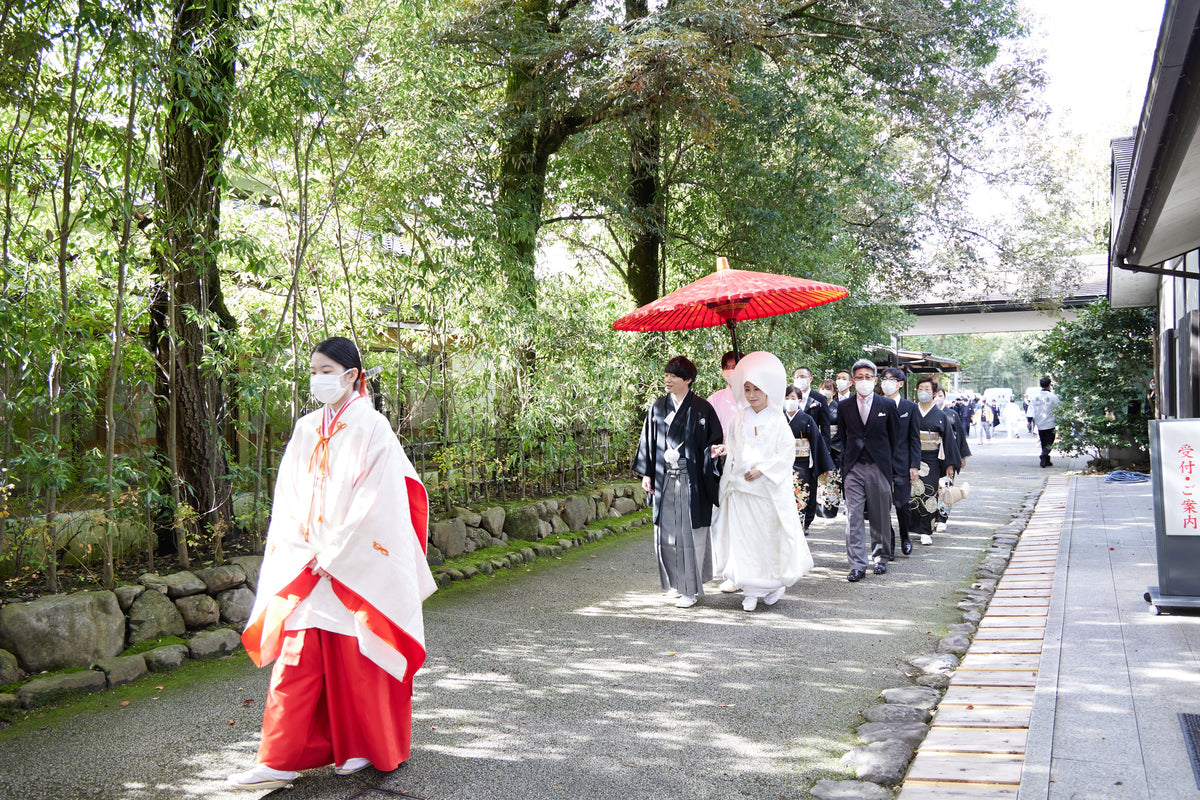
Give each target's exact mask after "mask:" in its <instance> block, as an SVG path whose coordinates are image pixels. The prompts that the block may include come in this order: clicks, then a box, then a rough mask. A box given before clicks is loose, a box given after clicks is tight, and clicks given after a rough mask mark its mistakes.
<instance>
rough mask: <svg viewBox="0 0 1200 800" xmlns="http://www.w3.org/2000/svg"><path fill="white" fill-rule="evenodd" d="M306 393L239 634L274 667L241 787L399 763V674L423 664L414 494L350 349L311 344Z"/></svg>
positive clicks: (403, 697)
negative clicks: (306, 409) (320, 770)
mask: <svg viewBox="0 0 1200 800" xmlns="http://www.w3.org/2000/svg"><path fill="white" fill-rule="evenodd" d="M310 389H311V391H312V394H313V397H314V398H315V399H317V400H319V401H320V402H321V403H322V406H321V408H319V409H317V410H316V411H314V412H312V413H310V414H307V415H305V416H303V417H301V418H300V419H299V421H297V423H296V427H295V430H294V431H293V433H292V438H291V441H289V442H288V446H287V449H286V451H285V452H284V455H283V460H282V462H281V463H280V465H279V477H278V480H277V482H276V486H275V502H274V505H273V507H272V510H271V525H270V528H269V530H268V533H267V544H266V552H265V553H264V557H263V562H262V570H261V572H260V574H259V581H258V593H257V596H256V598H255V602H254V609H253V611H252V612H251V614H250V621H249V624H248V625H247V627H246V630H245V632H244V633H243V634H242V642H243V643H244V644H245V646H246V650H247V652H248V653H249V654H250V657H251V659H253V661H254V663H255V664H257V665H259V666H262V665H264V664H268V663H270V662H272V661H274V662H275V667H274V671H273V672H272V674H271V683H270V689H269V691H268V695H267V700H266V706H265V708H264V713H263V727H262V740H261V743H260V745H259V749H258V758H257V761H258V764H257V765H256V766H255V767H254V768H253V769H251V770H249V771H248V772H243V773H240V774H237V775H231V776H230V777H229V783H231V784H233V785H234V786H236V787H238V788H244V789H254V790H259V789H270V788H277V787H281V786H286V785H288V784H289V783H290V782H291V781H292V779H294V778H295V777H296V776H297V773H298V772H299V771H300V770H305V769H312V768H315V767H321V766H325V765H327V764H333V765H334V766H335V770H336V772H337V773H338V774H349V773H351V772H356V771H358V770H360V769H363V768H365V767H368V766H374V767H375V768H376V769H379V770H393V769H395V768H396V767H397V766H399V765H400V763H401V762H402V761H404V760H406V759H407V758H408V755H409V743H410V741H411V729H412V681H413V674H414V673H415V672H416V671H417V670H418V669H419V668H420V667H421V665H422V663H424V661H425V635H424V624H423V621H422V616H421V603H422V601H424V599H425V598H426V597H428V596H429V595H430V594H432V593H433V591H434V589H435V588H436V585H435V583H434V581H433V576H432V575H431V574H430V571H429V566H428V564H427V563H426V561H425V535H426V524H427V521H428V499H427V496H426V494H425V488H424V486H422V484H421V482H420V480H419V477H418V475H417V472H416V470H414V469H413V466H412V463H411V462H410V461H409V460H408V457H407V456H406V455H405V453H404V448H403V447H401V446H400V442H399V441H398V440H397V439H396V435H395V433H394V432H393V431H392V429H391V426H390V425H389V424H388V421H387V419H386V418H385V417H384V416H383V415H382V414H380V413H379V412H377V411H376V410H375V409H374V408H372V407H371V401H370V399H369V397H368V396H367V385H366V379H365V376H364V374H363V365H362V359H361V357H360V356H359V353H358V348H357V347H355V345H354V343H353V342H351V341H350V340H349V339H345V338H342V337H334V338H332V339H326V340H325V341H324V342H321V344H319V345H318V346H317V348H316V350H315V352H313V354H312V377H311V379H310Z"/></svg>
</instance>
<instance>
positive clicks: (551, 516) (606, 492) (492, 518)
mask: <svg viewBox="0 0 1200 800" xmlns="http://www.w3.org/2000/svg"><path fill="white" fill-rule="evenodd" d="M645 500H646V492H645V491H644V490H643V489H642V487H641V484H640V483H630V484H612V485H608V486H604V487H601V488H599V489H597V490H596V491H594V492H592V493H591V494H577V495H571V496H568V497H564V498H559V499H550V500H539V501H536V502H531V503H526V504H519V505H510V506H508V507H507V508H505V507H500V506H494V507H491V508H486V509H483V510H481V511H472V510H470V509H466V508H457V509H455V510H454V516H452V517H451V518H450V519H443V520H438V521H436V522H433V523H432V524H431V525H430V531H429V552H428V560H429V563H430V565H431V566H432V567H434V568H435V575H436V577H437V578H438V582H439V584H442V583H446V582H448V581H450V580H456V579H461V578H469V577H473V576H474V575H477V574H479V573H480V572H484V573H490V572H492V571H493V569H501V568H504V567H508V566H515V565H516V564H519V563H527V562H529V561H532V560H534V559H536V558H539V557H549V556H553V555H557V554H558V553H561V552H562V550H563V549H564V548H566V547H571V546H577V545H580V544H583V543H585V542H588V541H595V540H596V539H599V538H600V537H601V536H603V535H604V533H605V532H606V531H605V528H607V529H608V530H611V531H618V530H627V529H628V528H630V527H632V526H633V525H634V524H635V522H634V521H632V520H620V519H619V518H621V517H624V516H626V515H628V514H632V513H633V512H636V511H639V510H641V509H642V508H644V507H645ZM597 520H613V523H612V524H611V525H607V526H599V525H592V523H594V522H596V521H597ZM589 525H591V527H592V529H591V530H589V531H587V532H586V533H585V534H576V535H574V536H572V535H571V533H572V532H575V531H583V529H584V528H585V527H587V526H589ZM548 537H555V538H554V539H553V540H552V542H551V543H540V544H539V542H540V540H542V539H546V538H548ZM514 542H517V543H519V542H529V546H528V547H521V548H519V549H516V550H513V551H512V552H511V553H509V554H508V555H507V556H505V557H504V558H503V559H500V558H498V559H494V560H492V561H490V562H488V563H487V564H483V565H481V566H480V567H478V568H476V567H469V568H466V569H464V570H461V571H460V570H455V569H451V568H444V567H443V566H442V565H443V564H444V562H445V559H446V558H456V557H459V556H462V555H465V554H467V553H473V552H475V551H476V550H479V549H482V548H484V547H490V546H493V545H497V544H502V545H506V546H509V547H510V549H511V548H512V546H513V544H514ZM261 564H262V557H261V556H239V557H237V558H232V559H230V560H229V563H228V564H223V565H220V566H215V567H208V568H205V569H199V570H195V571H191V572H189V571H184V572H176V573H173V574H170V575H157V574H154V573H146V574H144V575H142V576H140V577H139V578H138V580H137V583H136V584H126V585H123V586H118V587H116V588H115V589H114V590H113V591H111V592H110V591H85V592H76V593H74V594H68V595H50V596H47V597H41V598H38V599H37V600H31V601H29V602H24V603H9V604H7V605H4V606H3V607H0V686H3V685H7V684H13V683H16V682H18V681H21V680H23V679H25V678H27V677H29V676H30V675H34V674H36V673H39V672H53V671H55V670H70V669H77V668H81V667H82V668H86V669H85V671H84V672H71V673H67V674H59V675H51V676H49V677H45V678H36V679H34V680H31V681H27V682H26V683H23V684H22V685H21V686H20V687H19V688H18V689H17V691H16V694H15V695H5V694H0V710H3V708H4V707H5V706H6V705H8V706H11V705H15V704H20V705H21V706H22V707H24V708H31V707H34V706H38V705H42V704H44V703H47V702H50V701H52V700H53V699H55V698H57V697H60V696H62V695H64V694H69V693H71V692H80V691H95V690H97V689H104V688H109V687H112V686H118V685H121V684H123V683H128V682H130V681H132V680H135V679H136V678H138V677H140V676H142V675H145V674H146V673H147V672H148V671H150V672H152V671H157V670H162V669H170V668H173V667H177V666H179V665H180V664H182V663H183V660H184V659H185V658H212V657H217V656H220V655H224V654H226V653H229V652H232V651H234V650H236V649H237V648H238V647H239V646H240V638H239V636H238V631H240V630H241V628H242V627H243V626H244V624H245V623H246V621H247V620H248V619H249V617H250V611H251V609H252V607H253V605H254V592H255V590H256V588H257V586H258V571H259V567H260V566H261ZM166 636H179V637H190V638H188V644H187V645H178V644H177V645H166V646H164V647H158V648H155V649H152V650H149V651H146V652H144V653H141V654H138V655H132V656H120V655H119V654H120V653H122V652H124V651H125V650H127V649H128V648H130V647H132V646H134V645H137V644H141V643H143V642H147V641H151V640H154V639H158V638H160V637H166Z"/></svg>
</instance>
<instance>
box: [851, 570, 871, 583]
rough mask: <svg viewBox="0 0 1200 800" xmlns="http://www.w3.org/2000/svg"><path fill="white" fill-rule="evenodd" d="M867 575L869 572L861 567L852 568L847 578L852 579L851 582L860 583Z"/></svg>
mask: <svg viewBox="0 0 1200 800" xmlns="http://www.w3.org/2000/svg"><path fill="white" fill-rule="evenodd" d="M866 576H867V573H866V572H865V571H863V570H861V569H852V570H850V574H849V575H847V576H846V580H848V581H850V582H851V583H858V582H859V581H861V580H862V579H863V578H865V577H866Z"/></svg>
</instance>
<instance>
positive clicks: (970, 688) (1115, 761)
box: [900, 477, 1200, 800]
mask: <svg viewBox="0 0 1200 800" xmlns="http://www.w3.org/2000/svg"><path fill="white" fill-rule="evenodd" d="M1156 564H1157V554H1156V547H1155V534H1154V521H1153V499H1152V496H1151V487H1150V484H1149V483H1143V484H1109V483H1105V482H1104V480H1103V478H1100V477H1074V478H1070V479H1067V478H1063V477H1057V478H1052V479H1051V480H1050V482H1049V484H1048V486H1047V489H1046V492H1045V494H1044V495H1043V498H1042V501H1041V502H1040V503H1039V505H1038V508H1037V511H1036V512H1035V514H1034V517H1033V519H1031V521H1030V524H1029V527H1028V528H1027V529H1026V532H1025V534H1024V535H1023V536H1022V537H1021V541H1020V543H1019V545H1018V547H1017V549H1016V551H1015V552H1014V555H1013V559H1012V561H1011V564H1010V566H1009V569H1008V571H1006V573H1005V575H1004V578H1003V579H1002V580H1001V582H1000V583H999V584H998V586H997V591H996V596H995V598H994V599H993V600H992V603H991V605H990V606H989V608H988V612H987V614H986V615H985V616H984V619H983V621H982V622H981V624H980V627H979V631H978V633H977V635H976V637H975V640H974V642H973V645H972V648H971V650H970V652H969V653H968V654H967V656H966V657H965V658H964V659H963V663H962V668H961V669H960V670H959V671H958V672H957V673H956V674H955V676H954V679H953V681H952V683H951V687H950V689H949V690H948V691H947V693H946V696H945V698H944V699H943V701H942V704H941V706H940V708H939V711H938V713H937V715H936V716H935V718H934V721H933V726H932V729H931V732H930V735H929V737H928V738H927V739H926V740H925V742H924V743H923V744H922V746H921V748H920V750H919V752H918V755H917V757H916V759H914V762H913V764H912V767H911V769H910V771H909V775H908V777H907V779H906V781H905V783H904V786H903V789H902V791H901V793H900V800H935V799H941V798H946V799H949V798H955V799H956V800H966V799H967V798H974V799H975V800H992V799H993V798H1019V800H1056V799H1058V798H1061V799H1062V800H1069V799H1071V798H1087V799H1088V800H1106V799H1107V798H1112V799H1113V800H1143V799H1145V800H1198V799H1200V787H1198V786H1197V781H1198V780H1200V777H1197V776H1196V775H1194V774H1193V770H1192V767H1191V765H1190V763H1189V760H1188V756H1187V753H1186V748H1185V744H1184V739H1183V734H1182V730H1181V728H1180V724H1179V721H1178V717H1177V715H1178V714H1179V713H1181V712H1188V713H1200V616H1198V615H1163V616H1152V615H1151V614H1150V613H1148V609H1149V607H1148V605H1147V604H1146V602H1145V601H1144V600H1143V597H1142V596H1143V594H1144V592H1145V591H1146V588H1147V586H1149V585H1152V584H1156V583H1157V582H1158V580H1157V572H1156V569H1157V567H1156Z"/></svg>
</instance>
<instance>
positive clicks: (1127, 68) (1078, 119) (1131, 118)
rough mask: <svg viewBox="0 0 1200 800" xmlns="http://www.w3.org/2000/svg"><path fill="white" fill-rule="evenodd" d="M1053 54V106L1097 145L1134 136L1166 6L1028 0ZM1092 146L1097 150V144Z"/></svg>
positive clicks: (1122, 0) (1116, 0)
mask: <svg viewBox="0 0 1200 800" xmlns="http://www.w3.org/2000/svg"><path fill="white" fill-rule="evenodd" d="M1022 4H1023V5H1024V6H1025V7H1026V8H1027V9H1029V11H1030V12H1031V17H1032V18H1033V21H1034V25H1035V29H1034V33H1033V36H1032V42H1033V43H1034V44H1035V45H1040V46H1041V47H1042V48H1043V49H1044V50H1045V52H1046V62H1045V67H1046V72H1047V74H1048V75H1049V77H1050V85H1049V86H1048V87H1047V90H1046V100H1047V102H1048V103H1049V104H1050V106H1051V108H1053V109H1054V110H1055V111H1056V112H1058V113H1059V114H1061V115H1063V117H1064V122H1066V124H1067V127H1068V128H1069V129H1071V130H1073V131H1074V132H1076V133H1079V134H1082V135H1084V136H1086V137H1087V138H1088V139H1089V140H1091V141H1093V142H1098V141H1102V142H1103V143H1104V145H1105V146H1107V143H1108V140H1109V139H1111V138H1115V137H1118V136H1129V135H1131V133H1132V132H1133V128H1134V126H1135V125H1136V124H1137V120H1138V116H1139V115H1140V114H1141V110H1142V102H1143V101H1144V100H1145V96H1146V82H1147V81H1148V80H1149V78H1150V66H1151V64H1152V63H1153V61H1154V46H1155V44H1156V43H1157V41H1158V28H1159V24H1160V23H1161V22H1162V15H1163V9H1164V7H1165V3H1164V2H1163V0H1022ZM1089 143H1091V142H1089Z"/></svg>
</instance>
